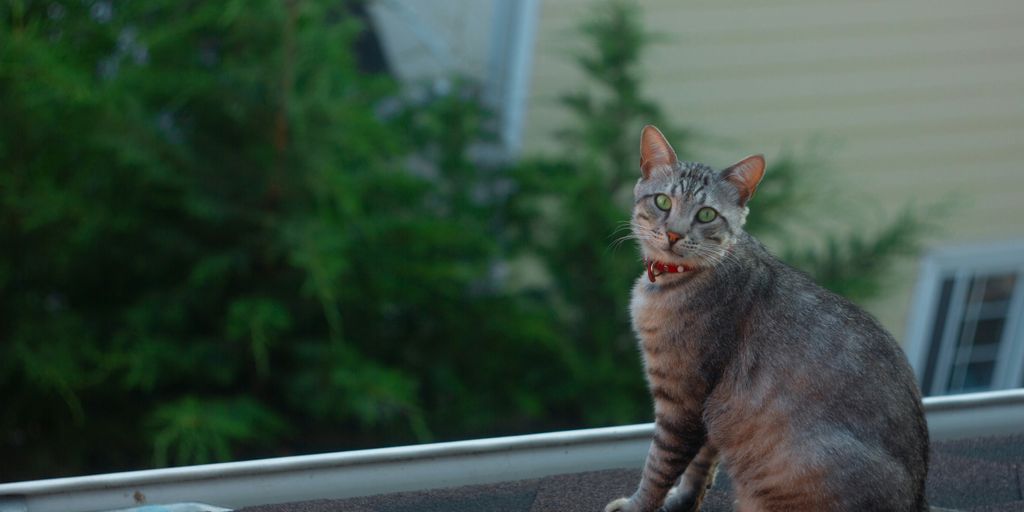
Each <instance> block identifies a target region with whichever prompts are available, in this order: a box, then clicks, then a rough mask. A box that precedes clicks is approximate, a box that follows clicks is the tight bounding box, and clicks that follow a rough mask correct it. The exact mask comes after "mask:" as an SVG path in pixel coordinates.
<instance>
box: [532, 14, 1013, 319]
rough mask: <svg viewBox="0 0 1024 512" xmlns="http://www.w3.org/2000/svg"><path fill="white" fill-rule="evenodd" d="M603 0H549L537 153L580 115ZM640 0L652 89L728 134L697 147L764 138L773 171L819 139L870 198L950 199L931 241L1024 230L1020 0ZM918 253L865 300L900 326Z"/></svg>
mask: <svg viewBox="0 0 1024 512" xmlns="http://www.w3.org/2000/svg"><path fill="white" fill-rule="evenodd" d="M595 3H596V2H594V1H591V0H547V1H545V2H543V3H542V5H541V11H540V17H539V19H538V26H537V39H536V47H535V55H534V66H533V70H532V83H531V90H530V99H529V102H528V110H527V117H526V133H525V134H524V142H525V150H526V152H527V153H529V152H543V151H550V150H551V148H552V147H553V146H552V144H551V143H550V142H549V140H548V137H549V136H550V134H551V133H552V131H553V130H555V129H557V128H558V127H559V126H562V125H563V124H564V123H565V122H567V120H568V118H567V116H566V115H565V113H564V112H563V111H562V110H561V109H559V108H557V107H555V105H556V98H557V96H558V94H560V93H562V92H565V91H568V90H572V88H573V87H574V85H575V84H577V83H578V80H579V79H580V77H579V75H578V74H577V73H576V72H575V70H574V69H573V68H572V66H571V65H570V64H569V60H568V56H567V55H568V52H569V51H571V49H572V48H574V47H577V45H579V44H580V41H579V38H578V37H577V35H576V31H575V27H576V26H577V25H578V23H579V22H580V21H581V20H582V19H583V17H584V16H585V15H586V13H587V11H588V10H589V9H590V8H591V7H592V6H593V5H595ZM642 4H643V7H644V20H645V22H646V25H647V27H648V28H650V29H652V30H655V31H658V32H661V33H662V34H664V35H665V36H666V37H667V41H666V42H664V43H662V44H659V45H657V46H655V47H654V48H652V50H651V51H650V52H649V53H648V58H647V60H646V62H645V70H646V72H647V74H648V76H649V80H648V82H647V83H646V87H647V91H648V93H650V94H651V95H653V96H655V97H657V98H658V99H659V100H660V101H661V103H662V105H664V107H665V108H666V113H667V114H669V115H670V116H671V118H673V119H675V120H676V121H677V122H679V123H680V124H682V125H684V126H686V127H690V128H696V129H698V130H699V131H701V132H702V133H704V134H706V135H708V137H703V138H702V139H701V140H704V141H716V142H715V143H707V142H706V143H705V144H701V145H700V146H699V147H692V148H688V149H689V150H690V151H689V153H690V154H691V155H692V154H696V155H697V156H698V157H699V158H701V159H703V160H706V161H707V162H708V163H711V164H713V165H726V164H728V163H732V162H733V161H735V160H737V159H739V158H741V157H743V156H745V155H746V154H749V153H755V152H763V153H765V154H766V156H767V158H768V162H769V171H768V172H769V174H768V176H767V178H766V179H771V174H770V173H771V162H772V161H773V159H775V158H777V157H778V156H779V154H780V152H782V151H784V150H785V149H786V148H793V147H796V148H800V147H803V146H806V145H807V143H808V141H810V140H812V139H823V140H825V141H826V143H825V144H824V147H826V148H827V149H825V150H824V151H823V152H824V156H825V157H826V159H827V162H828V165H827V166H825V167H823V169H822V172H823V173H830V174H829V176H828V178H827V179H828V180H829V183H833V184H835V185H836V186H835V187H834V189H838V190H842V191H844V194H846V195H847V197H849V198H856V200H857V201H860V202H866V203H868V204H867V206H868V208H867V211H869V212H871V211H880V212H883V213H889V214H891V213H892V212H894V211H895V210H896V209H897V208H898V207H899V205H901V204H903V203H904V202H905V201H906V200H908V199H909V200H913V201H916V202H917V203H918V204H922V203H931V202H938V201H947V200H952V203H953V204H954V206H952V207H951V208H952V209H951V212H950V213H949V214H948V215H947V216H946V217H944V218H943V220H942V222H941V225H942V227H941V231H940V233H939V234H938V235H937V236H936V237H935V238H934V239H933V240H932V241H931V242H930V244H931V245H935V246H938V245H946V244H954V243H984V242H988V241H999V240H1006V239H1020V238H1024V221H1022V219H1024V172H1022V170H1021V165H1020V164H1019V163H1018V162H1019V160H1020V158H1021V157H1020V153H1021V152H1022V149H1024V148H1022V144H1021V142H1022V141H1024V38H1022V37H1021V36H1020V30H1021V27H1024V2H1020V1H1019V0H978V1H973V2H963V1H954V0H899V1H861V2H852V1H850V2H819V1H811V0H783V1H774V2H758V1H754V0H744V1H739V0H733V1H719V0H696V1H692V0H691V1H676V0H651V1H645V2H642ZM722 141H726V142H725V143H722ZM797 153H798V154H799V150H798V151H797ZM838 204H842V201H841V200H840V201H838ZM752 207H753V208H754V209H755V212H754V213H752V214H753V215H756V200H755V203H754V204H752ZM839 210H840V213H839V214H840V215H841V214H842V213H841V209H839ZM858 210H859V211H863V210H864V209H863V208H859V209H858ZM833 211H836V210H830V211H828V212H823V213H824V214H826V215H827V214H828V213H832V212H833ZM861 217H864V215H861ZM881 217H884V215H882V214H879V215H868V216H867V217H865V218H863V219H860V220H859V222H863V223H864V225H865V226H867V227H868V228H870V226H871V225H872V223H877V219H878V218H881ZM915 268H916V265H915V264H913V263H911V262H908V263H906V264H904V265H902V266H901V268H899V269H897V272H896V273H895V276H894V279H893V282H892V286H891V288H890V290H889V292H888V293H887V294H886V295H885V297H884V298H882V299H880V300H877V301H875V302H873V303H872V304H869V305H868V306H869V309H871V310H872V311H873V312H874V313H875V314H876V315H877V316H878V317H879V318H880V319H881V320H882V321H883V323H885V324H886V325H887V326H888V327H889V328H890V330H892V331H893V333H894V334H895V335H896V337H897V338H900V339H902V338H903V335H904V326H905V322H906V316H907V312H908V309H909V304H910V301H911V294H912V288H913V283H914V280H915V277H916V271H915Z"/></svg>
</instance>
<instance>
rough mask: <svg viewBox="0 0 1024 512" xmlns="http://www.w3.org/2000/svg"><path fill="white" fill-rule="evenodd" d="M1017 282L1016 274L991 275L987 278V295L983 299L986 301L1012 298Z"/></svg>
mask: <svg viewBox="0 0 1024 512" xmlns="http://www.w3.org/2000/svg"><path fill="white" fill-rule="evenodd" d="M1016 282H1017V275H1016V274H1000V275H995V276H989V277H988V278H987V279H986V280H985V295H984V296H983V297H982V299H981V300H983V301H985V302H997V301H1007V300H1010V295H1011V294H1012V293H1013V285H1014V284H1016Z"/></svg>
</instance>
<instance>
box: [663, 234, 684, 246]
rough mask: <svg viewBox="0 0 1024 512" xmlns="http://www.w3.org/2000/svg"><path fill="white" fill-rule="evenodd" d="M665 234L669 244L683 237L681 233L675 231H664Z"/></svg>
mask: <svg viewBox="0 0 1024 512" xmlns="http://www.w3.org/2000/svg"><path fill="white" fill-rule="evenodd" d="M665 234H666V235H668V243H670V244H674V243H676V241H677V240H679V239H680V238H682V237H683V235H680V234H679V233H676V232H675V231H666V232H665Z"/></svg>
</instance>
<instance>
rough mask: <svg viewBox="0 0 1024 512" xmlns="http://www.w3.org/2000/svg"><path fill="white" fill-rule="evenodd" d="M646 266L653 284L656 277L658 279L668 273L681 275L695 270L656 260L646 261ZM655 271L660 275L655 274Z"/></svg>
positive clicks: (648, 277)
mask: <svg viewBox="0 0 1024 512" xmlns="http://www.w3.org/2000/svg"><path fill="white" fill-rule="evenodd" d="M644 266H645V267H647V279H650V280H651V282H652V283H653V282H654V278H655V277H658V276H660V275H661V274H664V273H666V272H669V273H672V274H679V273H682V272H689V271H691V270H693V267H691V266H688V265H673V264H671V263H662V262H660V261H654V260H644ZM655 271H657V272H658V273H657V274H655V273H654V272H655Z"/></svg>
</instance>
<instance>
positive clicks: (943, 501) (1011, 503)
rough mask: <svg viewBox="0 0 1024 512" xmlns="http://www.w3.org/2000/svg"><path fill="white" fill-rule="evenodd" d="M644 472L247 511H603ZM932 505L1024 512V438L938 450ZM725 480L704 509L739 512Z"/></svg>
mask: <svg viewBox="0 0 1024 512" xmlns="http://www.w3.org/2000/svg"><path fill="white" fill-rule="evenodd" d="M639 479H640V468H634V469H613V470H606V471H591V472H583V473H572V474H566V475H555V476H549V477H545V478H535V479H532V480H519V481H515V482H501V483H497V484H490V485H470V486H465V487H454V488H449V489H432V490H426V491H418V492H402V493H393V494H381V495H377V496H367V497H361V498H349V499H343V500H314V501H304V502H295V503H284V504H279V505H264V506H258V507H249V508H244V509H242V510H243V511H245V512H328V511H332V512H333V511H346V512H442V511H444V512H489V511H495V512H541V511H544V512H547V511H552V512H554V511H559V512H576V511H579V512H584V511H585V512H600V511H601V510H603V509H604V505H605V504H606V503H608V502H609V501H611V500H612V499H614V498H617V497H620V496H625V495H628V494H630V493H632V492H633V490H634V488H635V487H636V484H637V482H638V481H639ZM928 500H929V502H930V504H931V505H932V506H938V507H945V508H953V509H957V510H962V511H965V512H967V511H970V512H1009V511H1022V512H1024V435H1016V436H1009V437H986V438H974V439H966V440H958V441H945V442H939V443H933V445H932V455H931V469H930V470H929V475H928ZM731 503H732V495H731V490H730V485H729V481H728V478H727V477H725V475H724V473H723V474H720V475H719V477H718V479H717V480H716V481H715V486H714V487H713V488H712V489H711V490H710V491H709V493H708V496H707V498H706V499H705V502H704V506H703V508H702V509H701V510H703V511H704V512H726V511H731V510H732V507H731Z"/></svg>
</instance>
